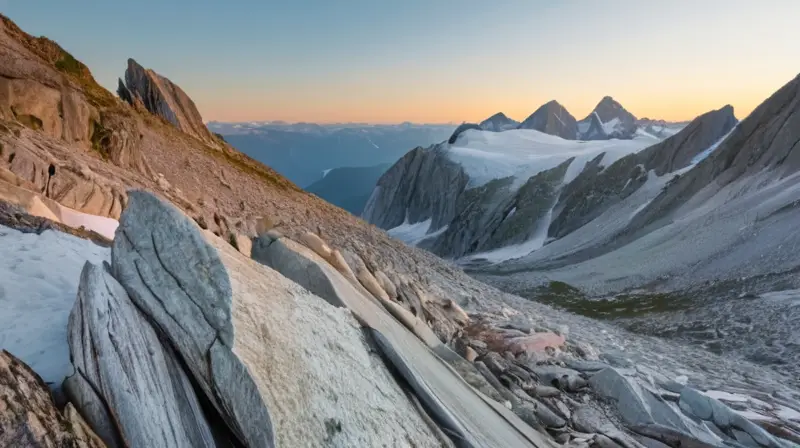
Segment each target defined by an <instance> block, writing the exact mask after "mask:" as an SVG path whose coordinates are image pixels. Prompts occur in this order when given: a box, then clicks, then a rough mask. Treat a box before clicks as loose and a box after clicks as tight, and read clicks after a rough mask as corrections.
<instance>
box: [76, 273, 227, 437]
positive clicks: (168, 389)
mask: <svg viewBox="0 0 800 448" xmlns="http://www.w3.org/2000/svg"><path fill="white" fill-rule="evenodd" d="M68 330H69V346H70V352H71V356H72V359H73V363H74V365H75V369H76V375H80V377H79V378H80V379H76V382H78V383H79V385H78V386H77V389H78V390H80V389H81V388H83V387H84V385H83V384H82V383H83V382H84V381H85V382H86V383H87V384H89V385H91V387H92V388H93V389H94V390H95V391H96V392H97V393H99V394H100V395H101V396H102V401H103V402H104V403H105V404H106V405H107V406H108V411H109V412H110V416H111V419H112V421H113V422H114V423H115V425H116V429H117V430H118V431H119V433H120V435H121V439H122V440H124V441H125V444H126V445H129V446H159V447H214V446H215V443H214V440H213V438H212V436H211V429H210V427H209V425H208V422H207V421H206V418H205V416H204V415H203V412H202V410H201V408H200V404H199V401H198V399H197V396H196V395H195V393H194V390H193V389H192V387H191V384H190V382H189V378H188V377H187V376H186V374H185V372H183V370H182V369H181V368H180V367H178V365H179V363H178V361H177V360H176V359H174V357H173V356H174V355H173V353H172V352H171V351H170V350H165V349H164V347H162V345H161V343H160V341H159V339H158V336H157V334H156V332H155V330H153V328H152V327H151V326H150V324H149V322H148V321H147V319H146V318H145V316H143V315H142V314H141V312H140V311H139V310H138V309H137V308H136V307H135V306H134V305H133V303H132V302H131V301H130V299H129V298H128V295H127V294H126V293H125V290H124V289H123V288H122V286H121V285H120V284H119V283H117V281H116V280H114V278H113V277H111V275H110V274H109V273H108V272H107V271H106V270H105V269H103V268H102V267H101V266H98V265H93V264H91V263H88V262H87V263H86V265H85V266H84V268H83V272H82V273H81V281H80V284H79V286H78V298H77V300H76V302H75V306H74V308H73V310H72V313H71V314H70V319H69V327H68ZM69 387H70V388H72V384H71V383H70V384H69ZM81 394H82V392H76V393H74V394H72V395H78V396H79V395H81ZM93 402H94V398H90V400H89V403H90V407H89V409H87V412H86V415H87V417H88V418H89V419H90V420H95V419H98V415H99V414H98V412H97V409H96V405H95V404H94V403H93ZM76 405H80V403H76ZM93 423H95V422H94V421H90V425H91V424H93ZM97 424H98V427H99V429H100V431H101V432H103V433H105V436H106V437H110V438H111V439H112V440H111V442H112V443H115V442H116V441H115V440H113V436H109V435H108V429H107V427H108V422H107V421H105V416H102V415H99V420H97Z"/></svg>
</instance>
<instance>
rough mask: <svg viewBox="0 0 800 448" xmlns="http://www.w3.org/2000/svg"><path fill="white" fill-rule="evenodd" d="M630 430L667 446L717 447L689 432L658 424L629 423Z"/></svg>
mask: <svg viewBox="0 0 800 448" xmlns="http://www.w3.org/2000/svg"><path fill="white" fill-rule="evenodd" d="M628 429H630V430H631V431H633V432H635V433H637V434H640V435H643V436H645V437H650V438H652V439H655V440H658V441H660V442H663V443H665V444H667V445H669V446H673V447H676V446H679V447H681V448H717V445H712V444H710V443H707V442H703V441H701V440H698V439H696V438H694V437H692V436H690V435H689V434H686V433H684V432H682V431H678V430H676V429H674V428H670V427H668V426H664V425H659V424H644V425H631V426H629V427H628Z"/></svg>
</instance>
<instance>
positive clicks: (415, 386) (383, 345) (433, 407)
mask: <svg viewBox="0 0 800 448" xmlns="http://www.w3.org/2000/svg"><path fill="white" fill-rule="evenodd" d="M367 330H368V331H369V333H370V334H371V335H372V338H373V339H374V340H375V342H376V344H377V345H378V347H379V348H380V349H381V353H382V354H383V355H384V357H385V358H386V359H387V360H388V361H389V362H390V364H391V365H392V366H394V368H395V369H397V371H398V372H399V373H400V376H402V377H403V379H405V380H406V382H407V383H408V385H409V386H410V387H411V389H412V390H413V391H414V393H415V394H416V396H417V398H419V400H420V402H421V403H422V405H423V406H424V407H425V409H426V410H427V411H428V413H429V414H430V415H431V417H432V418H433V419H434V420H435V421H436V423H437V424H439V426H441V427H442V428H443V429H444V431H445V433H447V434H448V435H450V437H451V438H453V441H454V442H455V443H456V445H459V446H461V443H464V444H467V443H468V442H467V440H469V439H468V438H467V434H466V430H465V429H464V427H463V426H461V424H460V423H459V422H458V420H456V418H455V417H454V416H453V415H452V414H451V413H450V411H449V410H448V409H447V408H446V407H444V406H443V404H442V403H441V401H439V399H438V398H437V397H436V396H435V395H433V394H432V393H431V391H430V389H428V387H427V386H426V385H425V383H424V382H421V381H420V380H419V378H417V376H416V375H415V374H414V372H413V370H412V369H411V368H410V367H409V366H408V365H407V364H406V361H405V360H404V359H403V357H402V356H401V355H400V354H399V353H398V352H397V351H396V350H395V349H394V347H393V346H392V344H391V342H389V340H388V339H386V337H385V336H384V335H383V334H381V332H380V331H378V330H375V329H373V328H368V329H367ZM459 442H461V443H459ZM467 446H468V445H467Z"/></svg>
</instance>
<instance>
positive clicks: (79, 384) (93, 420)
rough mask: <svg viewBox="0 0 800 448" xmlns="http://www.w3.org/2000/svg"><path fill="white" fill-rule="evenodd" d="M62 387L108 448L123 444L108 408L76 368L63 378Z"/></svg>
mask: <svg viewBox="0 0 800 448" xmlns="http://www.w3.org/2000/svg"><path fill="white" fill-rule="evenodd" d="M63 388H64V393H65V394H66V396H67V399H68V400H69V401H70V402H71V403H72V404H73V405H74V406H75V408H76V409H78V410H79V411H80V414H81V416H83V418H84V420H86V423H87V424H88V425H89V427H91V428H92V430H93V431H94V433H95V434H97V436H98V437H100V439H101V440H103V442H104V443H105V444H106V446H107V447H108V448H117V447H122V446H124V445H123V443H122V441H121V440H120V438H119V432H118V431H117V426H116V425H115V424H114V421H113V420H112V418H111V415H109V413H108V408H107V407H106V405H105V403H104V402H103V400H102V398H101V397H100V396H98V395H97V392H96V389H95V388H94V387H93V386H92V385H91V384H89V382H88V380H87V379H86V378H84V376H83V374H82V373H81V372H80V371H79V370H77V369H76V371H75V373H74V374H73V375H71V376H68V377H67V378H65V379H64V383H63Z"/></svg>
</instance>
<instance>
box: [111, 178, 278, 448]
mask: <svg viewBox="0 0 800 448" xmlns="http://www.w3.org/2000/svg"><path fill="white" fill-rule="evenodd" d="M111 258H112V266H113V273H114V276H115V277H116V278H117V279H118V280H119V282H120V283H121V284H122V285H123V286H124V287H125V289H126V290H127V292H128V294H129V295H130V298H131V300H132V301H133V302H134V303H135V304H136V305H137V306H138V307H139V308H140V309H141V310H142V311H143V312H144V313H145V314H146V315H147V316H148V318H149V319H150V320H151V321H152V322H153V323H154V324H155V325H156V326H157V327H158V328H159V329H160V330H161V331H162V332H163V333H164V335H165V336H166V337H167V338H168V340H169V341H170V342H171V344H172V345H173V347H174V348H175V349H176V350H177V351H178V352H179V353H180V355H181V357H182V358H183V360H184V362H185V364H186V366H187V367H188V368H189V370H190V371H191V373H192V376H193V377H194V379H195V381H196V382H197V384H198V385H199V386H200V388H201V389H202V391H203V393H204V394H205V396H206V397H207V398H208V399H209V401H210V402H211V403H212V404H213V405H214V407H215V408H216V409H217V411H218V412H219V413H220V414H221V415H222V417H223V419H224V420H225V422H226V423H227V425H228V427H230V428H231V430H233V431H234V433H235V434H236V436H237V438H239V440H240V441H242V442H243V443H245V444H246V445H248V446H259V447H262V446H263V447H272V446H274V433H273V431H272V423H271V419H270V416H269V413H268V411H267V408H266V405H265V404H264V402H263V399H262V398H261V395H260V393H259V391H258V388H257V387H256V385H255V383H254V381H253V379H252V378H251V377H250V376H249V375H243V376H242V375H240V376H237V377H234V378H232V377H223V376H219V375H214V373H213V372H214V370H215V369H216V370H217V371H231V372H240V371H243V370H244V371H246V369H245V367H244V366H243V365H240V366H238V367H234V366H233V365H232V364H235V363H239V364H241V361H240V360H239V359H238V358H237V357H236V356H235V355H234V354H233V352H231V347H233V341H234V337H235V335H234V329H233V324H232V322H231V294H232V292H231V284H230V279H229V277H228V273H227V271H226V269H225V266H224V265H223V264H222V261H221V260H220V258H219V254H218V253H217V252H216V250H215V249H214V248H213V247H211V246H210V245H209V244H208V243H207V242H206V241H205V239H204V238H203V236H202V234H201V233H200V230H199V229H198V228H197V226H196V225H195V224H194V223H193V222H192V221H191V220H190V219H189V218H188V217H187V216H185V215H183V214H182V213H181V212H180V211H178V210H177V209H176V208H175V207H173V206H172V205H170V204H167V203H166V202H164V201H162V200H161V199H158V198H157V197H155V196H153V195H152V194H150V193H147V192H144V191H130V192H129V193H128V206H127V208H126V209H125V211H124V212H123V214H122V217H121V219H120V224H119V227H118V228H117V234H116V237H115V238H114V245H113V246H112V250H111ZM212 347H215V348H217V349H219V348H220V347H224V349H225V350H227V351H228V352H229V356H222V355H221V354H219V353H217V354H216V355H215V356H210V354H209V350H210V349H211V348H212ZM215 362H223V364H222V365H214V363H215ZM223 383H224V384H223ZM220 392H224V393H226V394H228V395H226V396H225V397H220V396H219V395H218V394H219V393H220Z"/></svg>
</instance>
